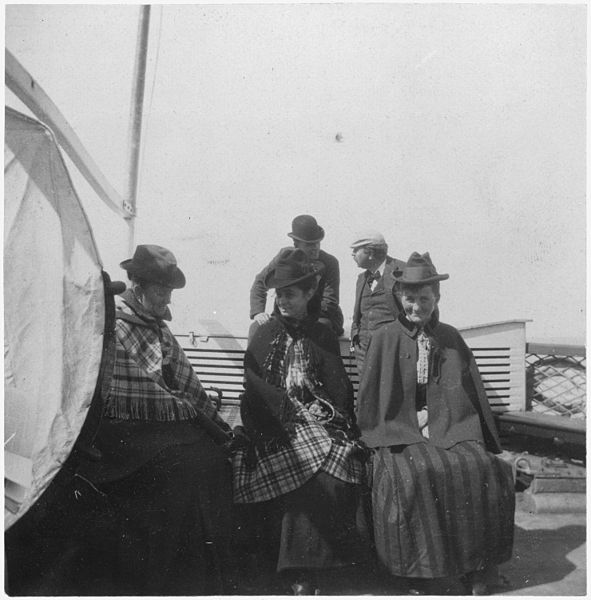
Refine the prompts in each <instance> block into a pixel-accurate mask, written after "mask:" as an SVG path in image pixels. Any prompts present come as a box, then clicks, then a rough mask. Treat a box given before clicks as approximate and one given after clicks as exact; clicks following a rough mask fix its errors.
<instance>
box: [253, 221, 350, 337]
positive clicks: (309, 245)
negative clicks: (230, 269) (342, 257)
mask: <svg viewBox="0 0 591 600" xmlns="http://www.w3.org/2000/svg"><path fill="white" fill-rule="evenodd" d="M287 235H288V236H289V237H290V238H291V239H292V240H293V245H294V246H295V247H296V248H300V249H301V250H303V251H304V252H305V253H306V255H307V257H308V259H309V260H310V262H311V263H312V266H313V268H314V269H315V270H317V271H318V275H319V282H318V289H317V291H316V294H315V296H314V298H313V299H312V301H311V303H310V309H311V310H313V311H314V312H316V313H317V315H318V321H319V322H320V323H323V324H324V325H327V326H328V327H330V328H331V329H332V330H333V331H334V333H335V334H336V335H342V333H343V320H344V319H343V313H342V311H341V308H340V306H339V286H340V270H339V261H338V260H337V259H336V258H335V257H334V256H332V255H330V254H328V253H327V252H325V251H324V250H321V249H320V243H321V241H322V240H323V239H324V229H323V228H322V227H320V225H318V223H317V222H316V219H315V218H314V217H312V216H311V215H299V216H297V217H295V219H294V220H293V221H292V224H291V232H290V233H288V234H287ZM283 250H285V248H282V249H281V250H280V251H279V252H278V253H277V255H276V256H275V257H274V258H273V260H271V262H270V263H269V264H268V265H267V266H266V267H265V268H264V269H263V270H262V271H261V272H260V273H258V274H257V276H256V277H255V278H254V281H253V284H252V287H251V288H250V318H251V319H253V325H252V326H251V331H250V332H249V337H250V335H251V334H252V333H253V331H254V328H256V327H258V326H259V325H262V324H263V323H266V322H267V321H268V320H269V319H270V318H271V317H270V315H269V314H268V313H266V312H265V307H266V304H267V292H268V290H269V288H268V287H267V284H266V283H265V282H266V280H267V278H268V276H269V274H270V273H271V272H272V271H273V269H274V268H275V266H276V264H277V261H278V259H279V256H280V255H281V253H282V251H283ZM275 311H276V307H275V308H274V309H273V312H275Z"/></svg>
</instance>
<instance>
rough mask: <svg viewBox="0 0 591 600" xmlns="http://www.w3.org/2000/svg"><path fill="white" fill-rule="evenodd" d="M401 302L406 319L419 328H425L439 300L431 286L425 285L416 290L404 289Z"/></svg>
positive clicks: (401, 292)
mask: <svg viewBox="0 0 591 600" xmlns="http://www.w3.org/2000/svg"><path fill="white" fill-rule="evenodd" d="M400 300H401V302H402V308H403V309H404V313H405V314H406V318H407V319H408V320H409V321H410V322H411V323H414V324H415V325H417V326H418V327H423V326H424V325H426V324H427V323H428V322H429V319H430V318H431V315H432V314H433V311H434V310H435V307H436V306H437V302H438V301H439V298H438V297H437V296H436V295H435V293H434V292H433V288H432V287H431V286H430V285H424V286H423V287H421V288H416V289H412V288H402V290H401V291H400Z"/></svg>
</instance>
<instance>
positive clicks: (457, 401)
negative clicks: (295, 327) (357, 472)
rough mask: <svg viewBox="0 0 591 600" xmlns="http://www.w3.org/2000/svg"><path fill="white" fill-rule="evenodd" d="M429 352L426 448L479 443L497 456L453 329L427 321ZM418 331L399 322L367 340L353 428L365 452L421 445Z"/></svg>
mask: <svg viewBox="0 0 591 600" xmlns="http://www.w3.org/2000/svg"><path fill="white" fill-rule="evenodd" d="M425 332H426V333H427V335H428V336H429V338H430V339H431V343H432V346H433V350H432V353H431V357H430V361H429V362H430V366H429V368H430V373H429V383H428V384H427V390H426V397H427V407H428V410H429V442H430V443H431V444H433V445H435V446H439V447H441V448H450V447H451V446H453V445H454V444H457V443H458V442H462V441H467V440H474V441H482V442H484V443H485V445H486V448H487V449H488V450H489V451H491V452H494V453H498V452H500V451H501V445H500V442H499V437H498V434H497V431H496V427H495V423H494V418H493V415H492V411H491V409H490V405H489V403H488V400H487V397H486V392H485V389H484V386H483V384H482V380H481V378H480V374H479V373H478V367H477V366H476V362H475V360H474V357H473V355H472V352H471V351H470V349H469V348H468V346H467V345H466V342H465V341H464V340H463V338H462V336H461V335H460V333H459V332H458V330H457V329H455V328H454V327H452V326H451V325H446V324H445V323H440V322H439V321H438V320H437V319H432V320H431V322H430V323H429V324H428V325H427V327H426V328H425ZM418 333H419V331H418V328H417V327H416V326H414V325H412V324H410V323H409V322H408V321H407V320H406V319H405V318H404V317H401V318H399V319H398V320H397V321H395V322H393V323H389V324H387V325H385V326H384V327H382V328H381V329H379V330H378V331H376V332H375V333H374V335H373V336H372V338H371V341H370V344H369V348H368V352H367V356H366V362H365V370H364V373H363V377H362V379H361V382H360V385H359V392H358V394H357V398H358V400H357V403H358V408H357V422H358V426H359V428H360V429H361V433H362V440H363V441H364V442H365V443H366V444H367V445H368V446H370V447H372V448H376V447H385V446H393V445H401V444H414V443H420V442H424V441H425V440H424V438H423V436H422V435H421V434H420V432H419V427H418V421H417V414H416V396H417V376H416V364H417V343H416V338H417V335H418Z"/></svg>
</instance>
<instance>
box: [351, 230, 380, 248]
mask: <svg viewBox="0 0 591 600" xmlns="http://www.w3.org/2000/svg"><path fill="white" fill-rule="evenodd" d="M363 246H373V247H386V248H387V247H388V244H386V240H385V238H384V236H383V235H382V234H381V233H380V232H379V231H364V232H363V233H361V234H359V235H358V236H357V238H356V239H355V241H354V242H353V243H352V244H351V248H352V249H353V250H357V248H363Z"/></svg>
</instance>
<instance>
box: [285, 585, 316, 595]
mask: <svg viewBox="0 0 591 600" xmlns="http://www.w3.org/2000/svg"><path fill="white" fill-rule="evenodd" d="M291 591H292V594H293V595H294V596H319V595H320V590H319V589H317V588H316V587H314V586H313V585H312V584H311V583H310V582H309V581H296V582H295V583H292V584H291Z"/></svg>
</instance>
